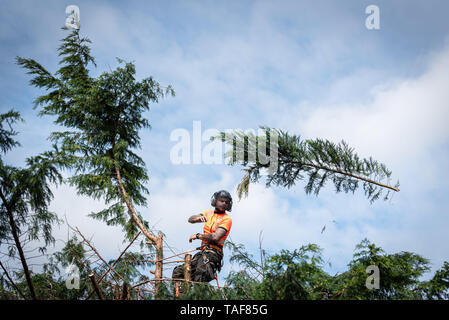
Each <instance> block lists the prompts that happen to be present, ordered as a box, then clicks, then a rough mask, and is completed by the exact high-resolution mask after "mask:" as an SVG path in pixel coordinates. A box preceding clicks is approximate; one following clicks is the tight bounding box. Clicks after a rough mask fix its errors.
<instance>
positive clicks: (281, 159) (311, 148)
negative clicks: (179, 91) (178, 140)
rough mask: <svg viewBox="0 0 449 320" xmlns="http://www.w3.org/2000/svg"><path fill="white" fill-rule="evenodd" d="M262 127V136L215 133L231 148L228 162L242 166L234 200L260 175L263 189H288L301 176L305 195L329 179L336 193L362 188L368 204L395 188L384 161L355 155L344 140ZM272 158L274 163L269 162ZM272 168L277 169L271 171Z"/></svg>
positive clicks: (388, 193) (245, 191) (388, 196)
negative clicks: (304, 136) (305, 138)
mask: <svg viewBox="0 0 449 320" xmlns="http://www.w3.org/2000/svg"><path fill="white" fill-rule="evenodd" d="M261 128H262V129H263V131H264V136H263V137H262V138H261V137H258V136H255V135H254V134H251V133H249V134H246V133H244V132H242V131H234V132H232V133H225V132H222V133H221V134H220V136H218V137H214V139H216V138H220V139H222V141H225V142H226V143H227V144H228V145H229V146H230V147H231V148H230V149H229V150H230V151H229V152H228V153H227V154H226V157H227V159H228V160H229V162H228V163H229V164H230V165H235V164H240V165H242V166H243V167H244V171H245V175H244V177H243V179H242V181H241V182H240V184H239V186H238V188H237V191H238V195H239V198H241V197H242V196H243V195H245V196H247V195H248V188H249V184H250V182H258V181H259V180H260V179H261V177H262V176H263V174H265V175H266V185H267V187H269V186H270V185H273V184H274V185H276V186H281V187H286V188H291V187H292V186H294V185H295V184H296V183H297V182H298V181H300V180H304V181H305V182H306V183H305V187H304V189H305V192H306V193H307V194H310V193H313V194H315V195H318V194H319V192H320V190H321V189H322V188H323V187H324V186H325V184H326V183H327V182H328V181H331V182H332V183H333V185H334V187H335V191H336V192H337V193H338V192H342V191H343V192H345V193H348V192H352V193H354V192H355V190H357V189H358V188H359V187H360V186H362V188H363V190H364V192H365V195H366V197H367V198H368V199H369V200H370V201H371V202H374V201H375V200H377V199H379V198H380V197H381V196H382V195H383V199H384V200H388V199H389V198H390V196H391V191H395V192H397V191H399V189H398V187H399V181H398V182H397V183H396V185H395V186H394V187H393V186H390V185H388V183H389V181H390V179H391V171H390V170H388V169H387V167H386V166H385V165H384V164H383V163H379V162H378V161H376V160H374V159H372V158H371V157H370V158H368V159H362V158H360V157H359V156H358V155H357V154H356V153H355V152H354V149H353V148H350V147H349V146H348V145H347V143H346V142H344V141H341V142H340V143H337V144H336V143H333V142H331V141H329V140H325V139H315V140H304V139H302V138H301V137H300V136H299V135H294V134H293V135H292V134H289V133H288V132H285V131H282V130H278V129H273V128H268V127H261ZM270 139H271V140H273V139H275V140H274V141H275V142H274V143H272V142H271V141H270ZM265 140H266V141H265ZM262 148H264V149H262ZM251 155H253V156H252V157H251ZM273 162H276V164H277V165H276V166H273ZM273 167H275V168H276V170H270V168H273ZM385 180H386V182H385V183H382V182H383V181H385ZM385 190H386V191H387V192H386V193H385Z"/></svg>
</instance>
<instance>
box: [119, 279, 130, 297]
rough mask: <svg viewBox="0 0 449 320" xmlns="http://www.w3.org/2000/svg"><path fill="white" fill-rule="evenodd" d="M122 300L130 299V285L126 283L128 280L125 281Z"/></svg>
mask: <svg viewBox="0 0 449 320" xmlns="http://www.w3.org/2000/svg"><path fill="white" fill-rule="evenodd" d="M120 300H129V292H128V285H127V284H126V282H123V287H122V297H121V299H120Z"/></svg>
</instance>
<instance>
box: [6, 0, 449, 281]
mask: <svg viewBox="0 0 449 320" xmlns="http://www.w3.org/2000/svg"><path fill="white" fill-rule="evenodd" d="M71 4H74V5H77V6H78V7H79V9H80V18H81V33H82V35H83V36H87V37H88V38H90V39H91V40H92V42H93V43H92V46H91V47H92V54H93V56H94V57H95V58H96V62H97V68H96V69H94V68H93V69H92V75H98V74H100V73H102V72H103V71H107V70H109V69H110V68H112V69H113V68H115V67H116V66H117V62H116V59H115V58H116V57H119V58H122V59H125V60H127V61H134V63H135V65H136V68H137V75H138V78H139V79H141V78H144V77H147V76H153V77H154V78H155V79H156V80H158V81H159V82H160V83H161V84H162V85H168V84H171V85H172V86H173V87H174V89H175V91H176V97H174V98H167V99H165V100H163V101H161V102H160V103H159V104H155V105H152V107H151V111H150V112H149V113H148V118H149V120H150V122H151V125H152V129H151V130H148V131H144V132H142V133H141V136H142V146H143V147H142V150H140V151H139V154H140V155H141V156H142V158H143V159H144V160H145V162H146V164H147V168H148V171H149V174H150V182H149V185H148V188H149V190H150V196H149V199H148V207H147V208H141V210H140V212H141V214H142V215H143V216H144V217H145V219H146V220H147V221H149V222H150V224H151V225H152V226H153V227H154V228H155V229H158V230H162V231H163V232H164V233H165V234H166V241H167V243H168V244H170V246H171V247H172V248H173V250H175V251H176V252H181V251H185V250H188V249H191V248H194V247H195V245H196V244H189V243H188V241H187V240H188V237H189V235H190V234H192V233H196V232H199V231H201V226H200V225H190V224H188V223H187V218H188V217H189V216H190V215H192V214H195V213H199V212H202V211H204V210H206V209H208V208H209V207H210V202H209V199H210V196H211V195H212V193H213V192H214V191H217V190H219V189H227V190H229V191H231V193H232V194H233V196H234V198H235V199H236V198H237V197H236V193H235V189H236V186H237V184H238V183H239V181H240V179H241V177H242V172H241V170H240V168H238V167H235V168H234V167H228V166H226V165H225V164H205V163H200V164H180V165H177V164H174V163H173V162H172V161H171V159H170V151H171V150H172V148H173V147H174V146H175V145H176V143H177V142H176V141H173V140H171V139H170V136H171V134H172V133H173V132H174V131H175V130H177V129H178V130H179V129H184V130H186V131H187V132H189V133H190V139H193V124H194V121H200V124H201V130H202V131H201V132H204V131H206V130H207V129H218V130H225V129H253V130H257V128H258V127H259V126H260V125H267V126H271V127H275V128H280V129H283V130H287V131H289V132H291V133H295V134H300V135H301V136H303V137H305V138H317V137H320V138H326V139H329V140H331V141H334V142H339V141H341V140H342V139H343V140H345V141H346V142H347V143H348V144H349V145H350V146H351V147H353V148H354V149H355V150H356V152H357V153H358V154H359V155H360V156H361V157H369V156H372V157H373V158H374V159H376V160H378V161H380V162H383V163H385V164H386V165H387V167H388V168H389V169H391V170H392V172H393V179H394V181H396V180H399V181H400V183H401V187H400V189H401V191H400V192H399V193H396V194H395V195H394V197H393V198H392V200H390V201H387V202H382V201H381V200H380V201H377V202H375V203H374V204H370V203H369V201H368V200H367V199H366V198H365V197H364V196H363V193H362V192H361V191H360V192H356V193H355V194H354V195H352V194H351V195H346V194H335V193H334V191H333V188H332V186H331V185H329V186H328V187H327V188H325V189H324V190H323V191H322V192H321V193H320V195H319V196H318V197H316V196H312V195H305V193H304V184H303V183H302V182H298V184H297V185H296V186H294V187H293V188H291V189H289V190H286V189H282V188H275V187H274V188H270V189H267V188H265V187H264V185H263V184H257V185H251V186H250V193H249V197H248V198H246V199H243V200H241V201H240V202H238V201H235V204H234V207H233V210H232V213H231V216H232V218H233V227H232V231H231V239H232V240H233V241H234V242H236V243H242V244H244V245H245V246H246V247H247V248H248V249H249V250H250V251H251V252H252V253H253V254H254V255H255V256H257V255H258V251H257V250H258V246H259V234H260V232H262V235H263V242H262V245H263V247H264V249H265V250H266V251H267V252H268V253H275V252H278V251H279V250H280V249H294V248H298V247H299V246H301V245H305V244H308V243H316V244H318V245H320V246H321V247H322V248H323V254H324V257H325V260H326V261H329V262H330V265H327V266H326V270H327V271H329V272H330V273H332V274H335V273H337V272H342V271H344V270H345V268H346V265H347V263H348V262H349V261H350V259H351V257H352V254H353V252H354V248H355V246H356V244H358V243H359V242H360V241H361V240H362V239H363V238H365V237H366V238H368V239H369V240H371V241H373V242H374V243H376V244H377V245H378V246H381V247H382V248H383V249H384V250H385V251H386V252H389V253H395V252H400V251H412V252H415V253H418V254H420V255H423V256H424V257H426V258H428V259H430V261H431V264H432V268H433V270H435V269H437V268H439V267H441V265H442V263H443V261H445V260H448V259H449V258H448V257H449V247H448V246H447V243H449V233H448V232H447V229H448V227H449V224H448V218H449V217H448V215H449V200H448V197H447V194H448V191H449V182H448V181H449V179H448V178H449V174H448V173H447V172H446V170H445V169H444V168H445V166H446V165H447V162H448V159H449V148H448V146H449V140H448V138H449V126H448V125H447V122H448V121H447V120H448V119H449V90H448V89H447V84H448V83H449V22H448V20H447V12H448V10H449V3H448V2H447V1H443V0H441V1H436V0H432V1H400V0H396V1H381V0H376V1H371V0H370V1H364V0H354V1H344V2H343V1H322V0H321V1H164V2H162V1H127V2H119V1H95V2H94V1H78V0H77V1H73V2H72V1H71V2H67V1H48V0H46V1H39V2H30V1H5V2H3V3H2V10H1V11H0V41H1V47H0V54H1V57H2V59H1V60H0V91H1V92H0V93H1V100H0V110H1V112H4V111H6V110H9V109H10V108H11V107H13V108H15V109H16V110H19V111H20V112H21V113H22V116H23V117H24V119H25V121H26V122H25V123H24V124H20V125H19V126H18V127H17V130H18V131H19V132H20V135H19V136H18V139H19V141H20V142H21V144H22V147H21V148H19V149H16V150H14V151H13V152H11V153H9V154H8V155H7V156H6V161H7V162H8V163H10V164H13V165H17V166H21V165H23V164H24V160H25V159H26V157H28V156H31V155H35V154H37V153H39V152H42V151H43V150H45V149H46V148H49V147H50V144H49V142H48V141H47V140H46V138H47V137H48V134H49V133H50V132H52V131H53V130H55V129H57V128H56V127H55V126H54V125H53V124H52V121H51V120H52V119H51V118H38V117H37V116H36V115H37V112H38V111H37V110H33V109H32V101H33V99H34V98H36V97H37V96H38V95H40V94H42V92H41V91H39V90H36V89H35V88H32V87H30V86H29V85H28V81H29V79H30V78H29V76H27V75H26V74H25V73H24V70H21V69H20V68H19V67H18V66H17V65H15V64H14V58H15V57H16V56H21V57H30V58H34V59H35V60H37V61H38V62H40V63H41V64H43V65H44V66H45V67H46V68H48V69H49V70H51V71H53V72H54V71H56V70H57V68H58V65H57V63H58V61H59V60H58V57H57V53H56V49H57V47H58V46H59V40H60V39H62V38H63V37H64V36H65V35H66V33H67V32H66V31H63V30H61V29H60V28H61V27H62V26H63V25H64V23H65V19H66V16H67V15H66V13H65V8H66V7H67V6H68V5H71ZM372 4H374V5H377V6H378V7H379V9H380V29H378V30H368V29H367V28H366V26H365V20H366V18H367V17H368V15H367V14H366V13H365V9H366V7H367V6H369V5H372ZM191 145H192V143H191ZM207 145H208V142H203V145H202V146H203V147H206V146H207ZM193 152H194V151H193V148H192V149H191V152H190V153H189V159H193V156H194V155H193ZM54 194H55V199H54V201H53V203H52V205H51V208H52V209H53V210H54V211H56V212H57V213H58V215H59V216H60V217H64V216H65V217H66V218H67V220H68V221H69V223H70V224H71V225H73V226H78V227H79V229H80V230H82V231H83V233H85V234H86V235H88V236H89V237H92V239H93V242H94V243H95V245H96V246H97V248H98V249H99V250H100V251H101V252H103V254H104V255H105V257H108V258H113V257H115V256H117V255H118V254H119V252H120V249H121V248H123V247H124V246H125V245H126V244H124V243H122V240H123V237H122V233H121V230H120V229H119V228H113V227H107V226H105V224H104V223H102V222H98V221H93V220H92V219H91V218H88V217H87V216H86V215H87V214H88V213H90V212H92V211H95V210H98V209H101V208H103V207H104V206H103V204H102V203H101V202H96V201H94V200H91V199H87V198H83V197H79V196H77V195H76V191H75V190H74V189H72V188H70V187H68V186H60V187H59V188H55V190H54ZM324 226H326V229H325V231H324V232H323V233H321V231H322V229H323V227H324ZM55 235H56V237H57V238H58V239H61V240H62V241H65V240H66V239H67V227H66V226H64V225H63V226H61V227H60V228H55ZM62 241H59V242H58V244H57V246H56V248H55V249H58V248H59V247H60V245H61V244H62ZM170 253H171V252H170V251H168V250H167V253H166V254H170ZM225 254H226V253H225ZM228 256H229V252H228ZM231 268H237V266H232V265H230V264H229V263H227V265H226V268H225V269H224V271H222V276H224V275H226V274H227V272H228V271H229V270H230V269H231ZM169 273H170V272H169V270H167V271H166V275H167V276H168V275H169Z"/></svg>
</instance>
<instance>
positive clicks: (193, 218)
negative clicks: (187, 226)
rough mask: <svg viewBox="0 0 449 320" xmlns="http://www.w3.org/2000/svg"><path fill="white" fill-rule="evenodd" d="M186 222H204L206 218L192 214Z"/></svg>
mask: <svg viewBox="0 0 449 320" xmlns="http://www.w3.org/2000/svg"><path fill="white" fill-rule="evenodd" d="M188 221H189V222H190V223H198V222H206V221H207V218H206V217H205V216H203V215H202V214H201V213H200V214H194V215H193V216H191V217H190V218H189V220H188Z"/></svg>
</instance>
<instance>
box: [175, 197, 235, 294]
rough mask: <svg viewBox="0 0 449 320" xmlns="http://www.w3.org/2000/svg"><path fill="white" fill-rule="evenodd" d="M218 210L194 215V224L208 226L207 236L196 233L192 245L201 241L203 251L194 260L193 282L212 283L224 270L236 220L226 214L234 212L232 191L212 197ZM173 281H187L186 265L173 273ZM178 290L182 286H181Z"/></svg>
mask: <svg viewBox="0 0 449 320" xmlns="http://www.w3.org/2000/svg"><path fill="white" fill-rule="evenodd" d="M211 205H212V207H215V209H211V210H207V211H205V212H203V213H200V214H196V215H193V216H191V217H190V218H189V220H188V221H189V222H190V223H203V222H204V223H205V225H204V228H203V233H202V234H201V233H197V234H193V235H191V236H190V238H189V242H192V241H193V240H197V239H198V240H201V247H200V250H201V251H200V252H198V253H197V254H195V255H194V256H193V258H192V265H191V266H192V281H196V282H209V281H211V280H212V279H214V277H215V272H216V271H217V270H218V271H220V270H221V265H222V260H223V245H224V242H225V240H226V238H227V237H228V235H229V232H230V231H231V226H232V219H231V217H230V216H229V215H228V214H227V213H226V211H231V210H232V197H231V195H230V193H229V192H227V191H225V190H220V191H217V192H215V193H214V194H213V195H212V198H211ZM172 278H173V279H184V264H182V265H179V266H177V267H176V268H175V269H174V270H173V275H172ZM177 289H178V286H177Z"/></svg>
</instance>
